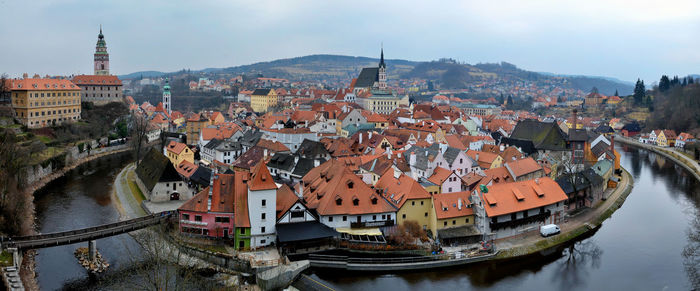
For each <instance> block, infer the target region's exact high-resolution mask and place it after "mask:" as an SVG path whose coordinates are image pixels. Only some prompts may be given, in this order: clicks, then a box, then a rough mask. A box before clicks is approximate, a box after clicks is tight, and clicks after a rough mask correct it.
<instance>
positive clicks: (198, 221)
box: [178, 172, 248, 238]
mask: <svg viewBox="0 0 700 291" xmlns="http://www.w3.org/2000/svg"><path fill="white" fill-rule="evenodd" d="M247 175H248V174H247V173H242V172H237V173H235V174H217V175H215V177H214V181H213V182H212V184H213V185H212V184H210V186H209V187H207V188H205V189H204V190H202V191H201V192H199V193H197V195H195V196H194V197H192V199H190V200H189V201H187V202H185V204H183V205H182V206H181V207H180V208H179V209H178V213H179V218H180V232H182V233H191V234H196V235H203V236H209V237H217V238H220V237H225V238H232V237H233V234H234V231H235V230H234V206H235V201H234V198H235V197H236V196H239V197H240V196H245V195H246V194H247V191H248V188H247V187H246V184H245V183H244V182H243V179H245V178H246V177H244V176H247ZM236 192H242V193H238V194H239V195H236ZM240 194H242V195H240ZM246 207H247V206H246ZM245 216H246V217H245V218H246V220H247V219H248V217H247V214H246V215H245Z"/></svg>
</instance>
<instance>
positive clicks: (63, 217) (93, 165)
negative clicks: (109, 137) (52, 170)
mask: <svg viewBox="0 0 700 291" xmlns="http://www.w3.org/2000/svg"><path fill="white" fill-rule="evenodd" d="M129 161H130V158H129V153H122V154H116V155H113V156H108V157H104V158H100V159H97V160H94V161H90V162H88V163H86V164H83V165H81V166H79V167H77V168H76V169H74V170H72V171H70V172H68V173H67V174H66V175H65V176H64V177H62V178H60V179H57V180H55V181H53V182H51V183H50V184H48V185H47V186H46V187H44V188H42V189H41V190H39V191H37V193H35V200H34V203H35V207H36V221H37V229H38V231H39V232H41V233H49V232H57V231H64V230H71V229H77V228H83V227H89V226H95V225H100V224H105V223H111V222H117V221H119V212H118V211H117V209H116V208H115V207H114V204H113V201H112V198H111V191H112V190H111V189H112V183H113V181H114V177H115V176H116V175H117V174H118V173H119V171H120V170H121V168H123V167H124V166H126V164H127V163H129ZM78 247H87V242H86V243H81V244H73V245H66V246H58V247H52V248H45V249H40V250H38V252H37V253H38V254H37V256H36V272H37V274H38V277H37V280H38V283H39V287H40V288H41V289H42V290H56V289H61V288H63V287H64V285H66V284H67V283H71V282H72V281H84V280H86V278H87V277H88V276H87V272H86V271H85V269H84V268H83V267H82V266H80V265H79V264H78V261H77V259H76V258H75V256H74V255H73V252H74V251H75V250H76V249H77V248H78ZM97 249H98V250H99V252H100V253H101V254H102V255H103V256H104V257H105V258H106V259H107V262H109V263H110V264H111V266H110V268H118V267H119V266H120V265H122V264H125V263H129V262H130V261H131V260H132V258H136V257H138V256H139V253H140V251H141V248H140V246H139V245H138V243H136V241H135V240H134V239H132V238H131V236H129V235H128V234H122V235H118V236H113V237H109V238H103V239H99V240H97ZM127 254H133V255H127Z"/></svg>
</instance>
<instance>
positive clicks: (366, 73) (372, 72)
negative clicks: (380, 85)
mask: <svg viewBox="0 0 700 291" xmlns="http://www.w3.org/2000/svg"><path fill="white" fill-rule="evenodd" d="M377 81H379V68H378V67H374V68H363V69H362V71H360V75H359V76H357V81H356V82H355V88H367V87H372V86H374V82H377Z"/></svg>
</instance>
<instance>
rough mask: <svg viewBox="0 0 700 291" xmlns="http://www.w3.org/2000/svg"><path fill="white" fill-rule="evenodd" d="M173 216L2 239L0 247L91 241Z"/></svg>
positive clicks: (163, 213)
mask: <svg viewBox="0 0 700 291" xmlns="http://www.w3.org/2000/svg"><path fill="white" fill-rule="evenodd" d="M173 214H174V212H173V211H164V212H160V213H154V214H151V215H148V216H143V217H139V218H134V219H130V220H124V221H120V222H115V223H109V224H103V225H99V226H93V227H88V228H82V229H76V230H69V231H63V232H55V233H47V234H39V235H29V236H18V237H10V238H8V237H0V245H2V249H7V248H16V249H18V250H27V249H40V248H47V247H54V246H60V245H68V244H74V243H79V242H85V241H91V240H95V239H99V238H105V237H110V236H115V235H119V234H122V233H127V232H131V231H134V230H139V229H142V228H146V227H149V226H153V225H158V224H162V223H165V222H167V220H168V219H169V218H170V217H172V216H173Z"/></svg>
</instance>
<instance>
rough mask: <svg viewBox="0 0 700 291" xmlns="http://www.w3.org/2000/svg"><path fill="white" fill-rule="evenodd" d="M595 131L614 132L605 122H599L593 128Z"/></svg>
mask: <svg viewBox="0 0 700 291" xmlns="http://www.w3.org/2000/svg"><path fill="white" fill-rule="evenodd" d="M594 131H595V132H597V133H614V132H615V130H614V129H613V128H612V127H610V126H609V125H607V124H601V125H598V127H596V129H595V130H594Z"/></svg>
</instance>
